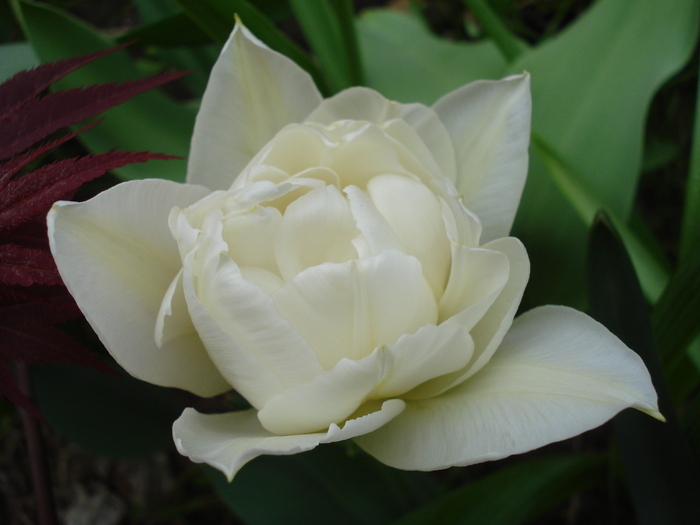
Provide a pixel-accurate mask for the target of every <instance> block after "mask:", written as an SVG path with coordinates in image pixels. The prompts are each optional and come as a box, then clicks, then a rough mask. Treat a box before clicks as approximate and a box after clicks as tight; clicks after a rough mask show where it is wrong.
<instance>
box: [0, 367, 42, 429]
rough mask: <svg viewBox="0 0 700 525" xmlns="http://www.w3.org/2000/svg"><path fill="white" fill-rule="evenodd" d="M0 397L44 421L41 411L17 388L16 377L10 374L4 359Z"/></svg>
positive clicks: (0, 373)
mask: <svg viewBox="0 0 700 525" xmlns="http://www.w3.org/2000/svg"><path fill="white" fill-rule="evenodd" d="M0 397H5V398H7V399H9V400H10V402H12V403H14V404H15V405H17V406H20V407H22V408H23V409H24V410H26V411H27V412H29V413H30V414H31V415H32V416H34V417H35V418H37V419H40V420H42V421H43V420H44V418H43V416H42V415H41V413H40V412H39V410H38V409H37V408H36V407H35V406H34V405H33V404H32V403H31V401H29V399H28V398H27V396H25V395H24V394H23V393H22V391H21V390H20V389H19V387H18V386H17V381H15V377H14V376H13V375H12V372H10V369H9V368H8V367H7V363H6V362H5V360H4V359H0Z"/></svg>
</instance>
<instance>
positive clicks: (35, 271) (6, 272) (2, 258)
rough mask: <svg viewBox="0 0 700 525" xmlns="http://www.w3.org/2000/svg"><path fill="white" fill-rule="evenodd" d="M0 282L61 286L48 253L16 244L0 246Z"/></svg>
mask: <svg viewBox="0 0 700 525" xmlns="http://www.w3.org/2000/svg"><path fill="white" fill-rule="evenodd" d="M0 281H1V282H3V283H5V284H18V285H20V286H29V285H31V284H49V285H52V284H61V283H62V281H61V276H60V275H59V273H58V268H56V263H55V262H54V260H53V257H52V256H51V254H50V253H49V252H45V251H44V250H39V249H37V248H25V247H24V246H17V245H16V244H5V245H0Z"/></svg>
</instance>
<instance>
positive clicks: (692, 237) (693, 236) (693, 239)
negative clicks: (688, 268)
mask: <svg viewBox="0 0 700 525" xmlns="http://www.w3.org/2000/svg"><path fill="white" fill-rule="evenodd" d="M698 246H700V85H699V86H698V88H697V95H696V99H695V127H694V129H693V145H692V152H691V154H690V170H689V171H688V182H687V183H686V188H685V208H684V210H683V224H682V225H681V241H680V246H679V251H680V260H681V262H685V261H687V260H688V259H690V258H691V257H693V256H695V254H696V253H697V249H698Z"/></svg>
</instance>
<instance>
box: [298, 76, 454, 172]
mask: <svg viewBox="0 0 700 525" xmlns="http://www.w3.org/2000/svg"><path fill="white" fill-rule="evenodd" d="M344 119H352V120H366V121H367V122H372V123H374V124H377V125H379V126H382V124H384V123H387V122H389V121H391V120H393V119H401V120H404V121H406V122H407V123H408V124H409V125H410V126H411V127H412V128H413V129H414V130H415V131H416V133H418V135H419V136H420V138H421V139H423V142H424V143H425V145H426V146H427V147H428V149H429V150H430V153H431V154H432V156H433V159H434V160H435V162H436V163H437V164H438V166H439V167H440V169H441V170H442V172H443V174H444V175H446V176H447V177H449V178H451V179H452V180H454V178H455V152H454V150H453V149H452V144H451V142H450V135H449V133H448V132H447V130H446V129H445V126H444V125H443V123H442V122H441V121H440V118H438V116H437V115H436V114H435V112H434V111H433V110H431V109H430V108H428V107H426V106H424V105H422V104H401V103H399V102H394V101H392V100H387V99H386V98H384V97H383V96H382V95H380V94H379V93H377V92H376V91H374V90H373V89H369V88H365V87H353V88H350V89H346V90H344V91H341V92H340V93H338V94H337V95H335V96H333V97H331V98H328V99H326V100H324V101H323V102H322V103H321V104H320V105H319V106H318V108H317V109H316V110H315V111H314V112H313V113H312V114H311V115H309V117H308V119H307V120H309V121H310V122H318V123H319V124H324V125H330V124H332V123H333V122H336V121H338V120H344Z"/></svg>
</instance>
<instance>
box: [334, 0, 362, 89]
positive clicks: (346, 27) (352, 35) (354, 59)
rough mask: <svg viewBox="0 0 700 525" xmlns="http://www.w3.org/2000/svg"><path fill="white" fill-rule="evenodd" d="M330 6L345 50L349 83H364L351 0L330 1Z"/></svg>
mask: <svg viewBox="0 0 700 525" xmlns="http://www.w3.org/2000/svg"><path fill="white" fill-rule="evenodd" d="M331 5H332V6H333V9H334V10H335V14H336V16H337V18H338V25H339V29H340V38H341V40H342V42H343V47H344V48H345V56H346V59H347V61H348V70H349V71H348V72H349V74H350V81H351V82H352V84H354V85H362V84H363V83H364V71H363V69H362V60H361V58H360V47H359V45H358V43H357V33H356V31H355V14H354V12H353V8H352V0H331Z"/></svg>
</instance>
